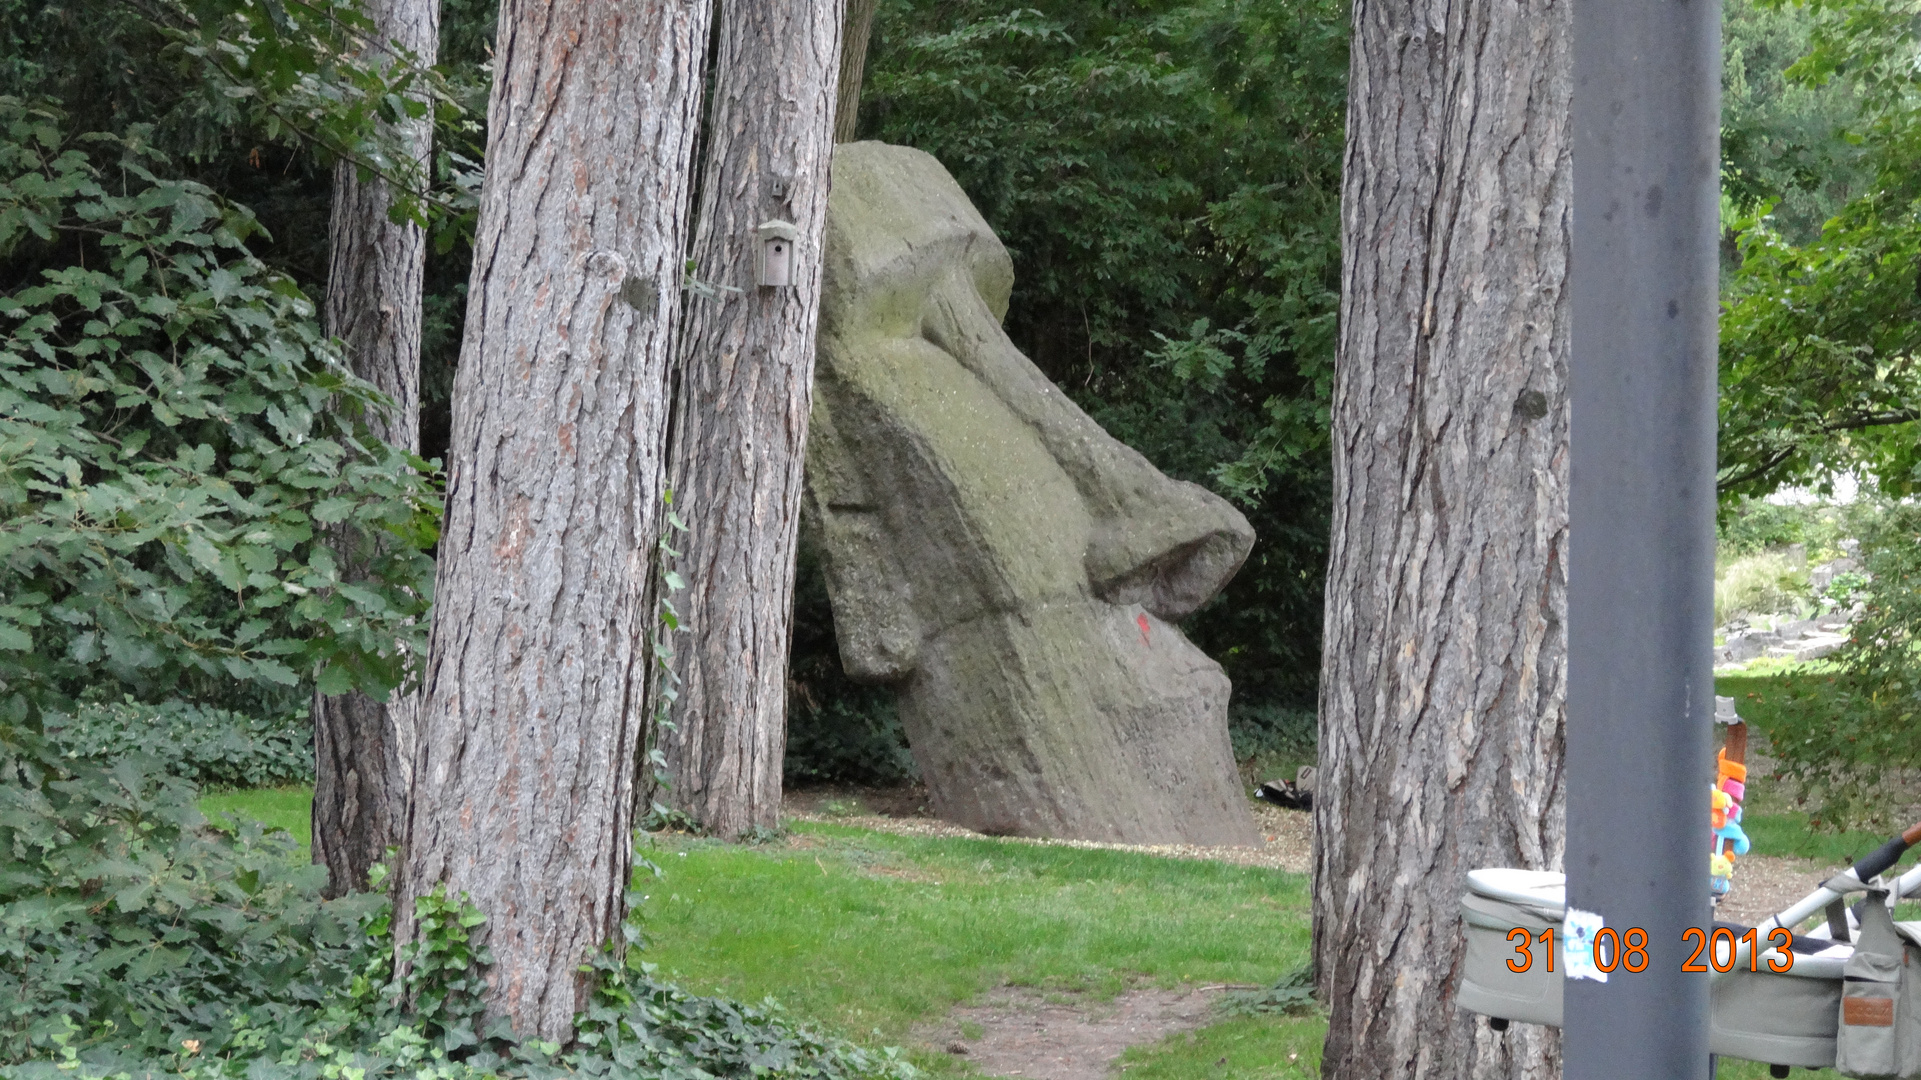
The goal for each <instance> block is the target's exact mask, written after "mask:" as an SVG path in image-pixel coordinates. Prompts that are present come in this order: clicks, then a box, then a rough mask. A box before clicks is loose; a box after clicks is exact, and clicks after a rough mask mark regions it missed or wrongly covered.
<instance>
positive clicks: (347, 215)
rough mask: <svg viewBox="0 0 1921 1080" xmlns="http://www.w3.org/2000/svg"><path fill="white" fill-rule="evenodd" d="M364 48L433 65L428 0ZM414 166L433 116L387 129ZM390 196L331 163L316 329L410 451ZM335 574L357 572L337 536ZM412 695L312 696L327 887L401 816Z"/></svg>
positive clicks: (355, 883)
mask: <svg viewBox="0 0 1921 1080" xmlns="http://www.w3.org/2000/svg"><path fill="white" fill-rule="evenodd" d="M364 11H365V13H366V15H367V17H368V18H369V19H370V20H372V22H373V24H374V29H373V35H372V40H371V42H370V43H369V46H368V51H369V52H370V53H387V52H388V51H389V50H390V49H391V47H392V46H393V45H398V46H399V47H400V48H402V49H405V50H407V51H410V52H412V53H414V54H415V56H416V57H417V59H418V61H419V63H421V64H423V65H427V64H432V63H433V62H434V54H435V51H436V49H437V47H438V44H439V42H438V39H439V34H440V4H439V0H370V2H369V3H368V4H367V5H366V7H365V8H364ZM396 134H397V135H399V136H400V138H401V139H402V140H403V141H404V142H405V143H406V145H407V149H408V151H409V152H410V153H411V154H412V155H413V157H414V159H415V160H416V161H418V162H420V163H421V165H422V166H423V167H424V166H425V165H426V163H427V160H428V155H429V153H430V151H431V150H432V147H433V121H432V120H430V119H421V120H413V121H405V122H403V124H402V126H401V127H400V128H399V130H398V131H397V132H396ZM392 199H393V193H392V192H391V191H390V190H389V189H388V185H387V183H386V181H384V180H381V179H379V178H378V177H374V178H370V179H367V180H364V181H363V180H361V179H360V177H359V175H358V173H357V171H356V169H355V167H354V165H353V164H352V163H351V162H344V161H343V162H341V163H340V164H339V165H338V166H336V167H335V169H334V199H333V216H332V219H331V221H329V223H328V242H329V248H330V259H329V263H328V267H327V299H326V312H325V320H326V321H325V325H326V328H327V332H328V333H329V334H332V335H334V336H335V337H338V338H340V339H341V340H342V341H343V342H344V343H345V344H346V350H347V358H348V362H349V363H350V364H352V365H353V369H354V373H355V374H356V375H359V376H360V377H361V378H363V379H366V380H367V381H368V382H371V383H373V384H374V385H375V386H377V387H379V388H380V390H381V391H382V392H384V393H385V394H387V395H388V396H389V397H391V398H393V399H394V410H393V413H392V414H391V415H390V416H374V417H371V418H370V421H371V422H370V426H371V427H372V428H373V431H374V434H376V435H378V436H379V437H380V438H382V439H384V440H386V441H387V442H388V443H390V444H392V445H394V446H398V447H401V448H403V449H406V450H416V451H417V450H418V449H419V448H420V320H421V306H420V302H421V277H422V273H423V271H424V269H425V266H426V259H427V241H426V236H425V235H424V234H423V232H422V230H421V228H420V227H419V226H418V225H413V224H396V223H394V222H392V221H390V220H388V218H387V209H388V207H389V205H390V204H391V203H392ZM340 546H341V548H342V552H341V554H342V556H343V558H342V570H343V572H344V574H345V576H346V577H347V578H348V579H349V580H352V579H354V578H359V577H362V576H364V567H362V566H361V565H360V560H359V559H357V558H356V557H355V556H354V555H353V554H352V553H351V551H350V550H348V549H347V544H346V542H345V540H344V534H343V542H342V544H341V545H340ZM416 707H417V702H416V701H415V700H414V699H413V698H412V697H411V696H403V695H400V694H398V693H396V694H395V695H394V697H393V698H392V700H391V701H389V702H386V703H382V702H380V701H376V700H374V699H373V698H371V697H368V696H367V695H365V694H361V693H348V694H341V695H338V696H328V695H325V694H318V693H317V694H315V695H314V702H313V725H314V803H313V858H314V862H316V863H319V864H321V865H323V866H325V867H326V868H327V871H328V875H329V881H328V886H327V888H328V894H329V895H332V896H338V895H341V894H342V893H345V892H347V891H349V890H350V889H365V888H366V887H367V871H368V869H369V868H370V867H372V866H373V864H374V862H375V861H377V860H378V859H380V858H381V856H382V854H383V852H384V851H385V850H386V848H387V846H388V845H390V844H394V843H397V842H398V841H399V835H400V823H401V820H402V818H403V817H404V815H405V812H406V800H407V788H408V785H409V781H410V775H409V770H410V767H411V765H412V758H413V753H412V751H413V713H414V711H415V709H416Z"/></svg>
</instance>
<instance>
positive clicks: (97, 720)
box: [44, 698, 314, 788]
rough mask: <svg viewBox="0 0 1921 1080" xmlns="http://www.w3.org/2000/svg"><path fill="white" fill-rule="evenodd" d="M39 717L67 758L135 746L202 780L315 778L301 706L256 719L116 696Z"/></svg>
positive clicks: (108, 756) (108, 755) (210, 783)
mask: <svg viewBox="0 0 1921 1080" xmlns="http://www.w3.org/2000/svg"><path fill="white" fill-rule="evenodd" d="M44 723H45V727H46V733H47V738H48V740H49V741H51V742H52V743H53V744H54V746H55V747H56V748H57V749H58V750H59V751H60V753H62V754H63V755H65V756H67V757H69V758H92V759H95V760H100V761H114V760H117V759H119V758H122V757H125V756H128V755H131V754H138V755H142V756H144V757H146V758H148V759H151V760H152V761H153V762H155V763H156V765H157V766H158V767H159V768H160V769H161V771H163V772H165V773H166V774H167V775H169V776H177V777H179V778H180V779H182V780H190V781H192V782H194V783H195V784H198V785H200V786H202V787H217V788H243V787H278V786H280V785H281V784H291V783H297V782H302V781H304V782H308V783H311V782H312V781H313V778H314V759H313V725H312V723H311V722H310V721H309V720H308V718H307V714H306V710H304V709H302V710H299V711H296V712H291V713H287V714H285V715H282V716H279V717H276V718H273V719H262V718H260V717H256V716H249V715H246V714H245V713H238V712H234V711H232V710H230V709H217V708H213V707H211V706H207V705H196V704H193V703H191V702H185V701H166V702H161V703H159V704H157V705H148V704H143V703H141V702H137V701H135V700H133V699H132V698H123V699H121V700H120V701H115V702H106V703H88V704H83V705H81V706H79V708H77V709H76V710H75V711H74V712H73V713H71V714H63V713H51V714H48V715H47V717H46V718H45V721H44Z"/></svg>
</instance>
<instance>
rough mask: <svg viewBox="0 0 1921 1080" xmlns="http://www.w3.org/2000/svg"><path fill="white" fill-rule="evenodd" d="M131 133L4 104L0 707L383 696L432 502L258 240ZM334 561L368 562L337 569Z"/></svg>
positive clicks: (413, 599) (364, 388)
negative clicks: (133, 699)
mask: <svg viewBox="0 0 1921 1080" xmlns="http://www.w3.org/2000/svg"><path fill="white" fill-rule="evenodd" d="M164 164H165V162H164V160H163V159H161V158H160V156H159V155H158V153H157V152H156V151H154V150H153V149H152V148H151V147H150V146H149V145H148V144H147V143H146V142H145V141H144V132H142V131H139V130H135V131H133V132H131V133H129V134H127V135H125V136H115V135H105V134H95V135H86V136H78V137H75V136H70V135H68V134H66V133H65V132H64V131H63V130H62V127H61V116H60V114H59V113H58V112H57V111H55V110H52V109H50V108H34V107H29V106H26V105H24V104H22V103H20V102H18V101H16V100H14V99H9V98H0V717H4V718H11V719H12V720H14V721H19V720H21V719H22V718H24V717H27V716H29V715H30V714H32V713H33V712H34V710H35V709H37V708H40V707H43V706H47V705H53V706H55V707H57V706H58V705H59V703H61V702H65V701H69V700H71V699H72V698H74V697H76V696H78V694H79V693H80V692H81V691H82V690H83V689H84V690H88V691H90V692H92V693H94V694H96V695H98V694H100V693H101V692H103V691H104V692H106V693H108V694H113V693H117V692H118V691H119V690H122V689H124V690H125V691H126V692H130V693H133V694H135V695H136V696H138V697H141V698H143V699H147V700H151V699H154V698H159V697H182V698H187V699H197V700H207V701H216V702H218V701H221V700H223V699H225V698H226V697H227V696H228V695H231V694H233V693H234V692H235V688H244V687H247V686H250V685H251V686H269V687H283V688H289V689H292V688H296V687H299V686H301V685H302V684H303V682H305V681H306V680H309V679H314V678H317V679H318V682H319V684H320V686H321V687H322V688H323V689H326V690H328V691H329V692H336V693H337V692H340V691H341V690H344V689H346V688H348V687H351V686H359V687H362V688H365V689H367V690H369V691H371V692H375V693H384V692H386V691H387V690H389V689H391V688H393V687H395V686H397V685H398V684H399V683H400V682H401V681H402V680H403V679H404V678H405V676H406V670H405V664H406V657H407V656H409V655H412V656H418V655H419V654H420V652H421V651H422V646H423V645H424V636H425V629H426V627H425V620H424V619H423V618H422V616H423V615H424V614H425V612H426V610H427V607H428V603H429V600H430V599H431V596H430V594H431V589H432V578H433V568H432V561H431V560H430V559H429V558H428V557H427V556H426V555H425V554H424V553H423V549H425V548H426V547H428V546H429V545H431V544H432V543H433V541H434V539H435V537H436V531H437V529H438V521H439V496H438V493H437V490H436V486H435V484H436V481H435V478H434V477H433V475H432V473H431V470H430V469H429V467H428V466H427V465H426V463H425V462H423V461H421V460H419V459H418V458H415V457H411V456H410V455H407V454H405V453H403V452H401V451H399V450H396V449H394V448H393V447H391V446H388V445H386V444H385V443H382V442H380V441H378V440H377V439H374V438H373V437H372V436H370V435H369V434H368V433H367V429H366V427H365V425H364V424H363V423H361V422H360V421H359V417H361V416H363V415H364V413H365V411H366V410H369V409H379V408H385V407H388V405H389V404H390V403H389V402H387V401H386V400H385V399H384V398H382V397H381V396H380V395H379V394H378V393H377V392H375V391H374V390H373V388H372V387H371V386H369V385H368V384H366V383H365V382H363V381H361V380H358V379H356V378H354V377H353V376H352V374H351V373H350V372H348V371H347V369H346V368H345V366H344V364H343V363H342V362H341V359H340V357H339V356H338V354H337V352H336V350H335V346H334V345H333V343H332V342H330V341H329V340H328V339H326V338H325V337H323V336H322V334H321V333H320V329H319V327H318V326H317V325H316V324H315V322H314V311H313V305H312V304H311V302H309V301H308V300H307V298H306V297H305V296H304V295H302V294H301V292H300V290H299V289H297V288H295V287H294V285H293V284H292V283H291V282H290V281H288V280H287V279H286V278H284V277H281V276H279V275H277V274H275V273H272V272H270V271H269V270H268V269H267V268H266V267H265V266H264V265H263V264H262V263H261V262H260V261H259V260H258V259H255V258H254V257H253V256H252V255H250V254H249V253H248V251H247V248H246V246H245V241H246V239H247V237H248V236H250V235H251V234H253V233H254V232H256V231H257V229H258V225H257V223H256V222H255V221H254V219H253V217H252V216H251V215H250V214H249V213H248V212H247V211H246V210H244V209H242V208H239V207H235V206H233V205H230V204H228V203H226V202H224V201H223V200H221V199H220V198H219V197H218V196H217V195H215V194H214V193H213V192H211V191H209V190H207V189H206V188H204V187H201V186H200V185H198V184H194V183H189V182H185V181H172V180H167V179H164V178H163V177H162V176H161V175H159V174H158V173H157V172H156V171H155V170H157V169H160V168H162V167H163V166H164ZM336 545H351V546H352V547H353V548H355V549H356V551H357V553H358V557H360V558H362V559H363V560H364V561H365V562H366V564H367V565H368V566H369V567H371V572H370V574H369V575H368V577H367V578H366V579H363V580H360V581H356V582H348V581H344V580H342V578H341V575H340V569H339V564H338V560H337V556H336V551H335V546H336Z"/></svg>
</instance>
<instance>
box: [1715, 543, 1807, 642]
mask: <svg viewBox="0 0 1921 1080" xmlns="http://www.w3.org/2000/svg"><path fill="white" fill-rule="evenodd" d="M1811 599H1812V597H1810V596H1809V595H1808V571H1807V565H1806V562H1805V560H1795V559H1791V558H1789V557H1788V556H1787V555H1786V554H1785V553H1782V552H1778V551H1764V552H1760V553H1758V554H1754V555H1746V556H1742V557H1741V558H1738V559H1735V560H1733V561H1731V562H1728V563H1725V564H1723V565H1722V566H1720V567H1717V568H1716V571H1715V575H1714V625H1716V626H1723V625H1726V624H1727V622H1728V620H1729V619H1732V618H1735V617H1736V616H1742V615H1749V616H1752V615H1792V614H1796V613H1798V612H1800V611H1801V609H1802V608H1803V607H1805V606H1806V605H1808V603H1809V602H1810V601H1811Z"/></svg>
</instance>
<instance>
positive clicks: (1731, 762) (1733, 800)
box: [1708, 698, 1752, 904]
mask: <svg viewBox="0 0 1921 1080" xmlns="http://www.w3.org/2000/svg"><path fill="white" fill-rule="evenodd" d="M1722 701H1726V702H1727V704H1726V705H1725V706H1723V705H1722V704H1721V702H1716V703H1715V704H1716V706H1717V708H1716V709H1715V719H1717V720H1721V721H1723V722H1725V723H1727V725H1728V741H1727V745H1726V746H1725V747H1724V748H1722V750H1721V752H1720V754H1719V755H1717V757H1716V759H1715V769H1714V787H1713V789H1712V793H1711V794H1710V795H1709V802H1708V808H1709V809H1708V828H1709V829H1710V830H1711V832H1712V836H1711V839H1710V841H1709V847H1708V883H1709V887H1710V889H1711V890H1712V892H1713V894H1714V901H1715V903H1717V904H1718V903H1720V901H1721V898H1722V897H1723V896H1726V895H1727V892H1728V889H1730V888H1731V887H1733V884H1734V859H1735V856H1737V855H1746V854H1747V853H1748V848H1749V847H1750V846H1752V845H1751V843H1750V841H1749V840H1748V834H1747V833H1746V832H1744V831H1742V829H1741V799H1742V797H1743V796H1745V795H1746V794H1747V781H1748V767H1747V764H1746V762H1745V760H1744V759H1745V758H1746V757H1747V750H1748V726H1747V725H1746V724H1744V723H1742V722H1741V718H1740V717H1739V716H1736V715H1734V708H1733V705H1734V703H1733V702H1732V701H1729V700H1727V699H1725V698H1724V699H1722Z"/></svg>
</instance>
